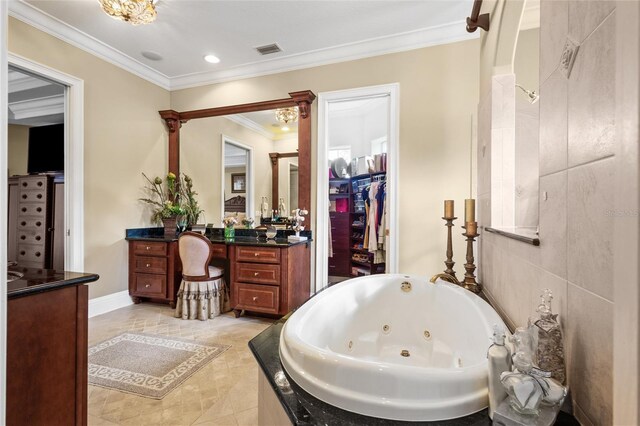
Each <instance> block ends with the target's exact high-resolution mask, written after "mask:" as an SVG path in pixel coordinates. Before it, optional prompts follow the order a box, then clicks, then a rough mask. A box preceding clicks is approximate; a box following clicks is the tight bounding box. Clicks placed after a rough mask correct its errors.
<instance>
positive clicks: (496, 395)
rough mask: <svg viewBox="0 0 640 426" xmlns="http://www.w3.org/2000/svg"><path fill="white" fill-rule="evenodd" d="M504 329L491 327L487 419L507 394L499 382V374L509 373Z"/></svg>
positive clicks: (488, 356) (509, 363)
mask: <svg viewBox="0 0 640 426" xmlns="http://www.w3.org/2000/svg"><path fill="white" fill-rule="evenodd" d="M504 341H505V333H504V328H503V327H502V326H500V325H497V324H496V325H494V326H493V344H492V345H491V346H489V350H488V351H487V358H488V360H489V363H488V364H489V418H491V419H493V412H494V410H495V409H496V408H498V405H500V403H501V402H502V401H503V400H504V399H505V398H506V397H507V392H506V391H505V389H504V386H502V382H501V381H500V374H501V373H503V372H504V371H511V351H510V350H509V348H508V347H507V346H506V345H505V342H504Z"/></svg>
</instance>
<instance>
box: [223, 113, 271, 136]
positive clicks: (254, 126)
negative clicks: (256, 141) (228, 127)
mask: <svg viewBox="0 0 640 426" xmlns="http://www.w3.org/2000/svg"><path fill="white" fill-rule="evenodd" d="M224 118H226V119H227V120H229V121H233V122H234V123H236V124H239V125H240V126H242V127H245V128H247V129H249V130H252V131H254V132H256V133H258V134H260V135H262V136H264V137H265V138H267V139H271V140H272V139H273V138H275V137H276V134H275V133H272V132H269V131H268V130H266V129H265V128H264V127H262V126H261V125H259V124H258V123H256V122H255V121H253V120H251V119H249V118H247V117H244V116H242V115H240V114H234V115H225V116H224Z"/></svg>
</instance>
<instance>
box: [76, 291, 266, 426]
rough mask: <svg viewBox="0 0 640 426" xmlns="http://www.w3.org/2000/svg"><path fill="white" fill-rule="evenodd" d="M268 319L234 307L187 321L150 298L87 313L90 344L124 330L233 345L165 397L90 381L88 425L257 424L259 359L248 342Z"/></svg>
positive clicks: (263, 327) (173, 425) (174, 425)
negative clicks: (239, 312)
mask: <svg viewBox="0 0 640 426" xmlns="http://www.w3.org/2000/svg"><path fill="white" fill-rule="evenodd" d="M270 323H271V321H270V320H267V319H262V318H255V317H241V318H235V317H234V316H233V314H231V313H229V314H224V315H221V316H219V317H216V318H214V319H213V320H209V321H197V320H192V321H185V320H182V319H179V318H174V317H173V310H172V309H170V308H169V306H163V305H159V304H152V303H141V304H139V305H132V306H128V307H126V308H122V309H118V310H116V311H113V312H109V313H107V314H104V315H100V316H97V317H94V318H91V319H89V346H91V345H94V344H96V343H98V342H101V341H102V340H105V339H108V338H110V337H113V336H116V335H117V334H119V333H121V332H123V331H134V332H142V333H149V334H158V335H162V336H174V337H183V338H187V339H195V340H203V341H204V340H206V341H210V342H215V343H221V344H226V345H231V348H229V349H228V350H227V351H226V352H225V353H224V354H222V355H220V356H219V357H217V358H216V359H214V360H213V361H212V362H210V363H209V364H207V365H206V366H205V367H203V368H202V369H201V370H200V371H198V372H196V373H195V374H194V375H193V376H191V377H190V378H188V379H187V380H185V381H184V382H183V383H182V384H181V385H180V386H179V387H178V388H176V389H175V390H173V391H172V392H171V393H169V394H168V395H167V396H165V397H164V399H162V400H155V399H150V398H143V397H141V396H136V395H130V394H127V393H123V392H119V391H117V390H110V389H105V388H101V387H98V386H91V385H89V425H90V426H91V425H95V426H97V425H172V426H181V425H256V424H257V423H258V422H257V419H258V365H257V364H256V361H255V359H254V358H253V355H252V354H251V351H250V350H249V347H248V346H247V342H248V341H249V340H251V339H252V338H253V337H254V336H255V335H257V334H258V333H260V332H261V331H262V330H264V329H265V328H267V327H268V326H269V325H270Z"/></svg>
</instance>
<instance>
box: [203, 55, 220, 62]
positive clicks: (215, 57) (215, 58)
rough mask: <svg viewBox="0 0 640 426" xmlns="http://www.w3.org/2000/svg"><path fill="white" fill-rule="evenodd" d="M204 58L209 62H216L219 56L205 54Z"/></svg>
mask: <svg viewBox="0 0 640 426" xmlns="http://www.w3.org/2000/svg"><path fill="white" fill-rule="evenodd" d="M204 60H205V61H207V62H209V63H210V64H217V63H218V62H220V58H218V57H217V56H215V55H206V56H205V57H204Z"/></svg>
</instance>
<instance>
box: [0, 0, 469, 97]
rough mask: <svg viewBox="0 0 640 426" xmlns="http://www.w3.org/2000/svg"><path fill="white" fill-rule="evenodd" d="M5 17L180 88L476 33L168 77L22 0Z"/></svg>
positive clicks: (416, 34)
mask: <svg viewBox="0 0 640 426" xmlns="http://www.w3.org/2000/svg"><path fill="white" fill-rule="evenodd" d="M9 15H10V16H12V17H14V18H16V19H18V20H20V21H22V22H24V23H26V24H28V25H31V26H32V27H34V28H37V29H39V30H41V31H44V32H45V33H47V34H50V35H52V36H54V37H56V38H58V39H60V40H62V41H64V42H67V43H69V44H71V45H73V46H75V47H77V48H79V49H82V50H84V51H86V52H88V53H90V54H92V55H94V56H96V57H98V58H100V59H103V60H105V61H107V62H109V63H111V64H113V65H115V66H118V67H120V68H122V69H124V70H126V71H128V72H130V73H132V74H134V75H137V76H138V77H140V78H143V79H145V80H147V81H149V82H151V83H153V84H156V85H158V86H160V87H162V88H163V89H166V90H180V89H187V88H192V87H198V86H205V85H209V84H216V83H222V82H226V81H233V80H240V79H245V78H252V77H259V76H263V75H269V74H277V73H282V72H287V71H294V70H299V69H305V68H312V67H316V66H321V65H329V64H334V63H339V62H346V61H353V60H356V59H363V58H369V57H373V56H379V55H386V54H389V53H397V52H404V51H408V50H413V49H420V48H424V47H429V46H437V45H441V44H447V43H455V42H458V41H464V40H471V39H475V38H478V37H479V34H478V33H477V32H476V33H471V34H470V33H467V31H466V30H465V23H464V21H456V22H452V23H449V24H444V25H438V26H433V27H429V28H423V29H419V30H415V31H409V32H405V33H400V34H394V35H391V36H384V37H377V38H372V39H368V40H364V41H360V42H355V43H349V44H344V45H339V46H334V47H329V48H326V49H319V50H315V51H311V52H305V53H300V54H296V55H289V56H283V57H279V58H275V59H271V60H267V61H260V62H253V63H249V64H244V65H240V66H237V67H233V68H229V69H226V70H220V71H213V72H211V71H207V72H200V73H193V74H185V75H181V76H175V77H168V76H166V75H165V74H162V73H161V72H159V71H156V70H154V69H153V68H151V67H149V66H147V65H145V64H143V63H142V62H140V61H138V60H136V59H134V58H132V57H130V56H128V55H126V54H124V53H122V52H121V51H119V50H117V49H115V48H113V47H111V46H109V45H108V44H106V43H104V42H102V41H100V40H98V39H96V38H95V37H92V36H90V35H89V34H87V33H85V32H83V31H80V30H78V29H77V28H75V27H72V26H71V25H69V24H67V23H65V22H63V21H61V20H59V19H57V18H55V17H53V16H51V15H49V14H48V13H46V12H43V11H42V10H40V9H38V8H36V7H35V6H33V5H31V4H28V3H25V2H23V1H22V0H13V1H9Z"/></svg>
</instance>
